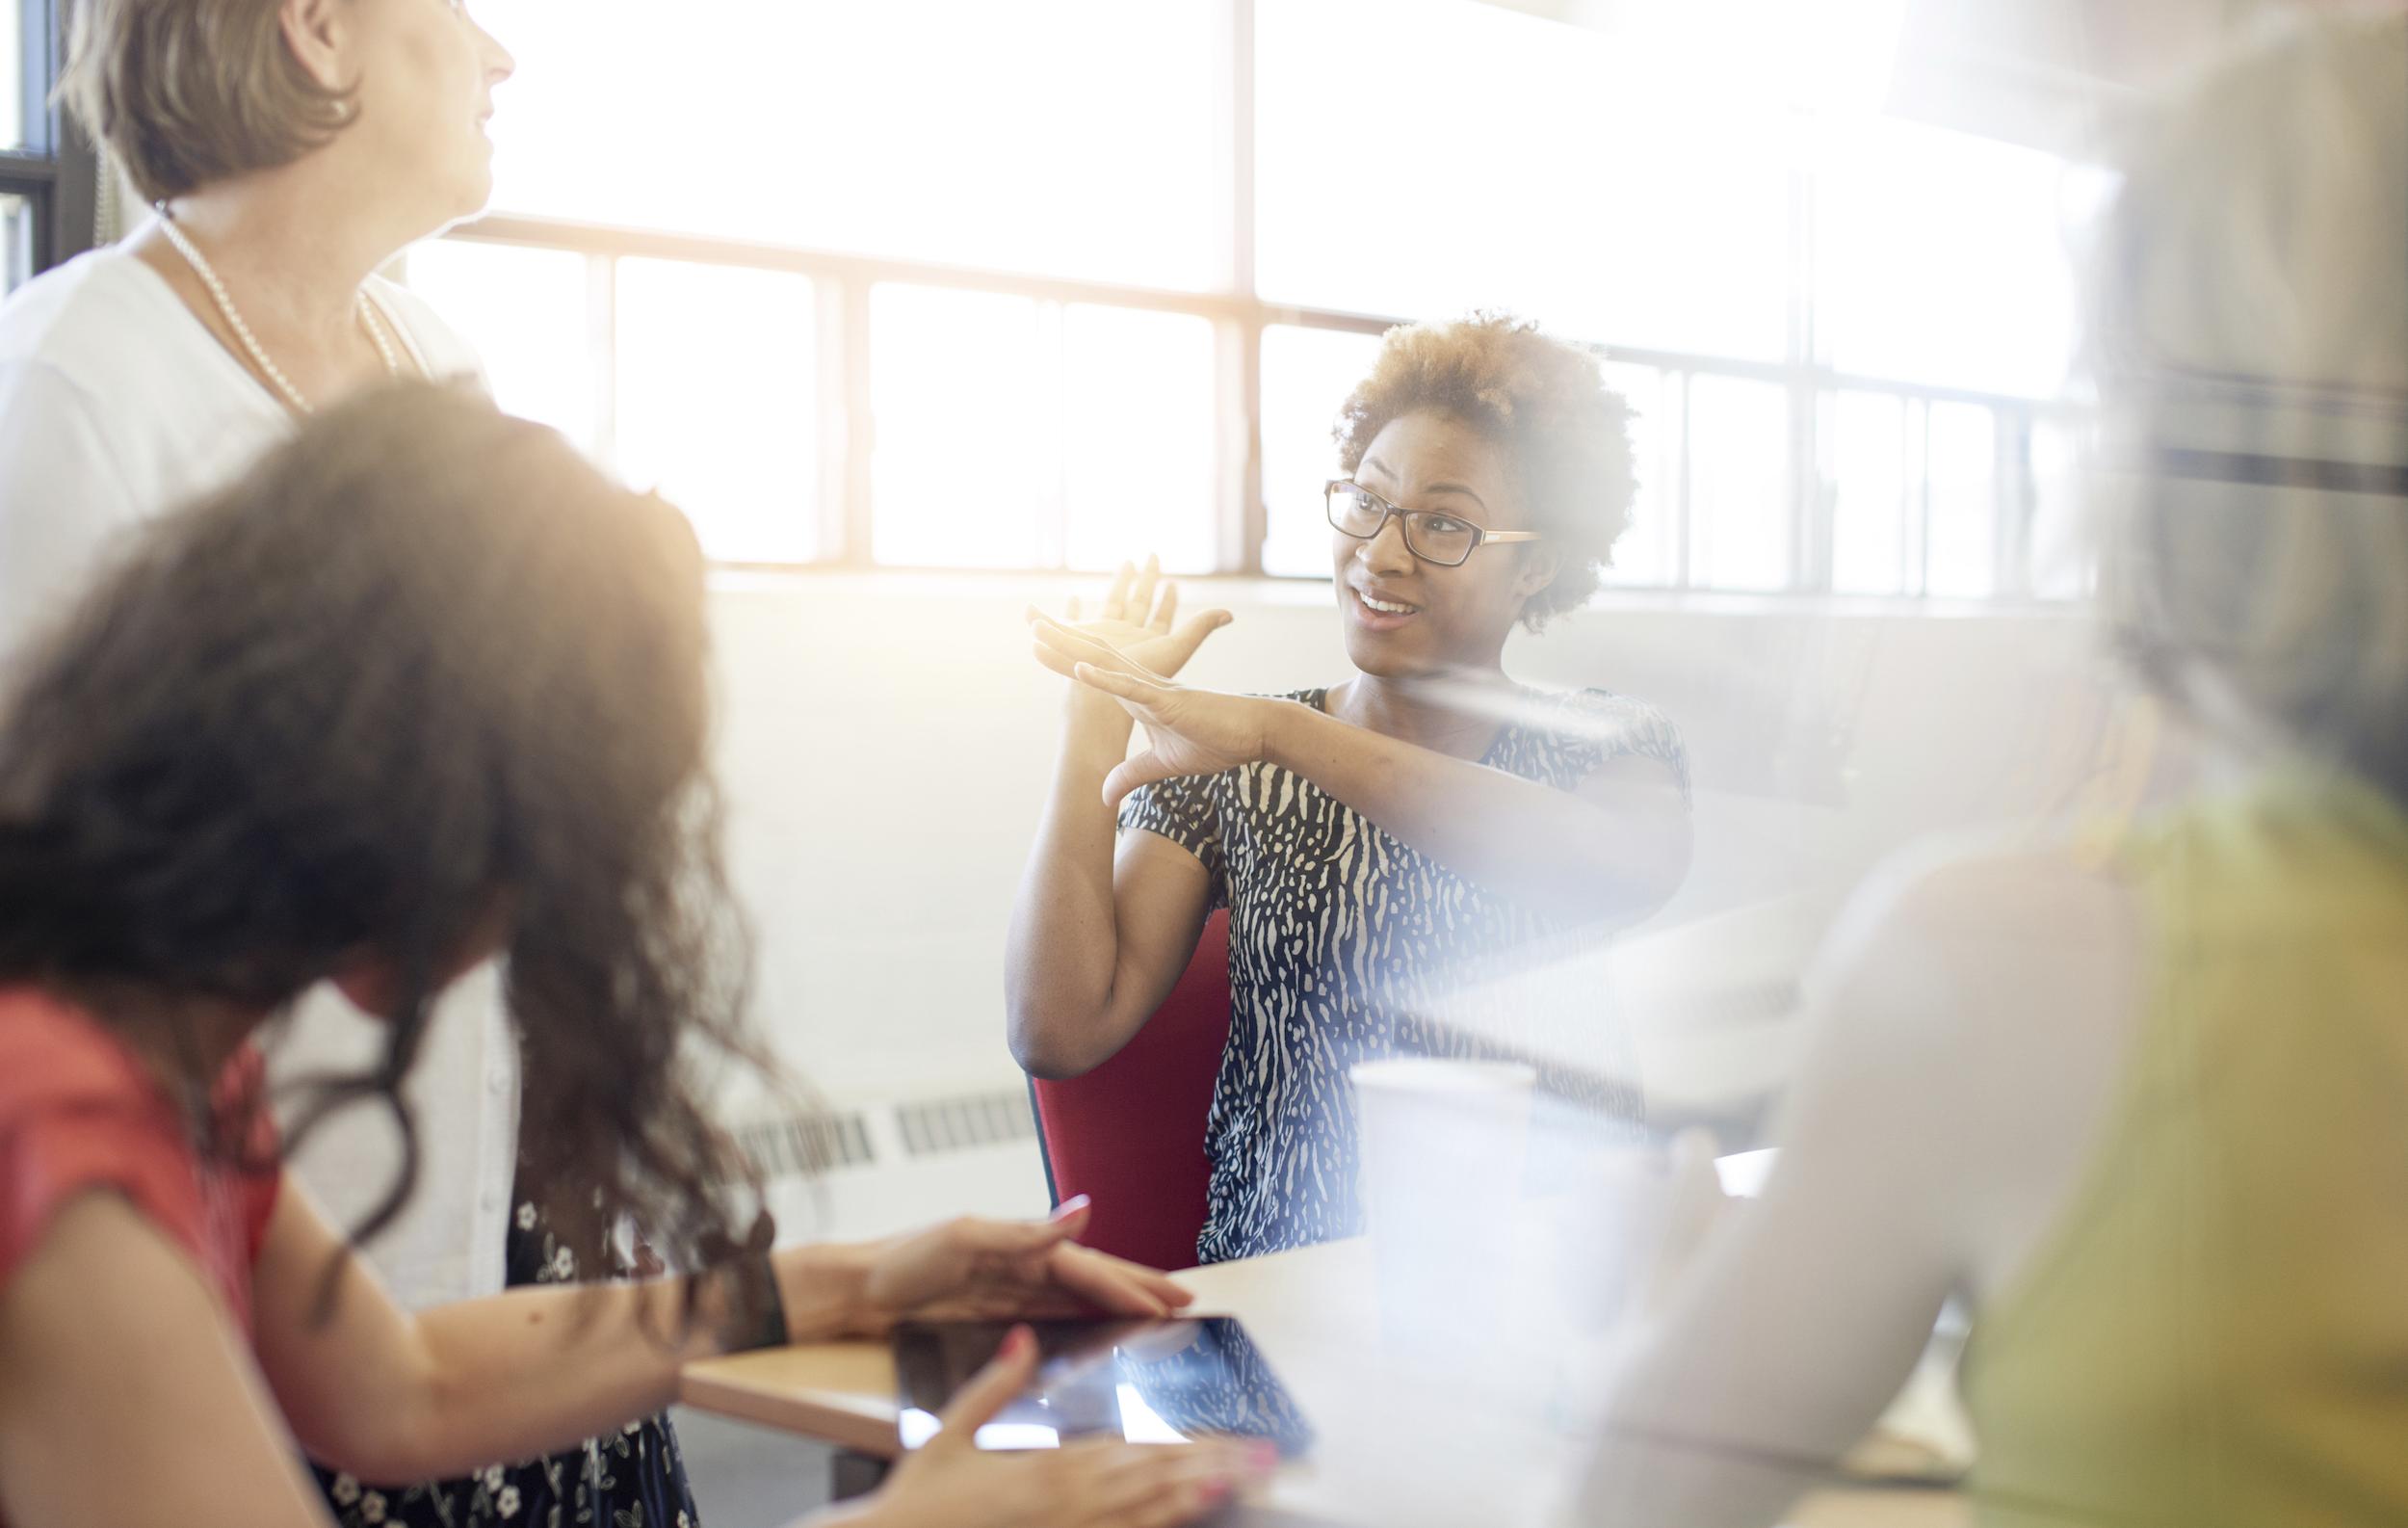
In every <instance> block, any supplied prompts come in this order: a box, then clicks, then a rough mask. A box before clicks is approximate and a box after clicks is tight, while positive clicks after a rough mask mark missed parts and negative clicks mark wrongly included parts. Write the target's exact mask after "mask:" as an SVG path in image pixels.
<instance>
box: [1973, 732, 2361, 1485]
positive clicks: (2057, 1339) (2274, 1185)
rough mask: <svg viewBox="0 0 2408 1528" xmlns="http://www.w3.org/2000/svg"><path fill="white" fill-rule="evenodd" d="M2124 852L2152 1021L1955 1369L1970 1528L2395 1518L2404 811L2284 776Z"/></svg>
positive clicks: (2157, 831)
mask: <svg viewBox="0 0 2408 1528" xmlns="http://www.w3.org/2000/svg"><path fill="white" fill-rule="evenodd" d="M2117 853H2118V855H2119V856H2120V857H2121V860H2122V863H2123V865H2124V867H2125V868H2126V870H2127V871H2128V873H2129V875H2130V877H2131V879H2132V883H2133V886H2134V888H2135V890H2136V891H2137V892H2138V894H2139V895H2140V897H2141V899H2142V906H2143V907H2144V908H2145V909H2146V910H2147V914H2148V927H2149V935H2150V938H2151V941H2152V946H2151V949H2150V951H2149V952H2148V961H2149V966H2148V969H2149V971H2150V972H2151V990H2150V993H2149V997H2148V1006H2147V1012H2146V1014H2145V1016H2144V1017H2143V1019H2142V1020H2141V1023H2142V1027H2141V1029H2140V1031H2139V1032H2138V1034H2137V1035H2136V1036H2135V1040H2134V1045H2133V1052H2132V1057H2131V1061H2130V1064H2129V1066H2128V1067H2127V1076H2126V1079H2125V1082H2124V1084H2123V1089H2122V1093H2121V1096H2120V1098H2119V1100H2118V1101H2117V1103H2116V1105H2115V1106H2114V1112H2113V1114H2112V1116H2111V1118H2110V1119H2109V1120H2107V1124H2106V1127H2105V1131H2104V1134H2103V1136H2102V1138H2101V1142H2100V1146H2099V1149H2098V1150H2097V1152H2096V1153H2095V1155H2094V1158H2093V1161H2092V1165H2091V1166H2090V1167H2089V1168H2088V1169H2087V1170H2086V1172H2087V1177H2086V1180H2085V1181H2084V1182H2083V1184H2082V1185H2081V1188H2080V1189H2079V1191H2078V1197H2077V1198H2076V1199H2075V1200H2074V1203H2073V1206H2072V1208H2071V1210H2070V1212H2069V1213H2068V1214H2067V1216H2066V1217H2065V1218H2064V1220H2063V1222H2062V1223H2061V1224H2060V1225H2059V1226H2058V1227H2057V1228H2056V1229H2055V1231H2054V1232H2053V1233H2052V1235H2051V1238H2050V1240H2049V1241H2048V1242H2047V1243H2045V1244H2044V1245H2043V1247H2042V1248H2041V1249H2040V1251H2039V1252H2038V1253H2037V1255H2036V1256H2035V1258H2034V1260H2033V1262H2032V1265H2031V1266H2030V1268H2029V1269H2028V1271H2027V1272H2026V1273H2025V1274H2024V1275H2022V1276H2021V1277H2020V1278H2018V1279H2017V1280H2016V1281H2015V1282H2014V1283H2013V1284H2012V1285H2011V1286H2010V1287H2009V1288H2008V1289H2007V1290H2006V1291H2005V1292H2004V1293H2003V1294H2002V1298H2000V1299H1999V1300H1998V1301H1996V1302H1995V1303H1994V1304H1993V1308H1991V1309H1990V1310H1989V1311H1987V1312H1985V1313H1984V1315H1983V1317H1982V1319H1981V1320H1980V1321H1979V1322H1978V1323H1977V1325H1976V1331H1975V1336H1974V1341H1973V1345H1972V1346H1971V1347H1970V1348H1969V1349H1968V1351H1967V1355H1966V1361H1965V1367H1964V1370H1963V1377H1962V1385H1963V1390H1964V1395H1965V1400H1966V1405H1967V1409H1968V1410H1969V1412H1970V1413H1971V1415H1972V1418H1973V1422H1974V1427H1975V1432H1976V1436H1977V1437H1978V1438H1979V1439H1980V1446H1981V1462H1980V1463H1979V1465H1978V1466H1977V1467H1976V1471H1975V1486H1976V1502H1977V1503H1978V1504H1979V1513H1980V1520H1981V1522H1982V1523H1983V1524H1984V1528H2010V1525H2011V1528H2041V1525H2044V1524H2046V1525H2059V1524H2066V1523H2094V1522H2095V1523H2145V1524H2163V1525H2166V1528H2176V1525H2179V1528H2220V1525H2239V1524H2249V1525H2252V1528H2258V1525H2264V1528H2344V1525H2346V1528H2373V1525H2375V1524H2384V1525H2396V1524H2408V816H2403V814H2402V812H2401V810H2400V809H2399V807H2398V805H2397V804H2395V803H2394V802H2392V801H2391V800H2390V799H2389V798H2387V797H2385V796H2383V795H2382V794H2380V793H2379V792H2377V791H2375V790H2374V789H2372V788H2371V787H2369V786H2367V785H2365V784H2362V783H2357V782H2355V781H2351V780H2345V779H2336V778H2334V777H2329V776H2323V775H2317V776H2313V777H2312V776H2309V775H2306V774H2293V775H2289V776H2283V777H2274V778H2271V779H2269V780H2268V781H2266V782H2264V783H2263V784H2261V785H2259V786H2257V787H2255V788H2253V789H2252V790H2250V791H2249V792H2247V793H2246V794H2244V795H2241V796H2238V797H2237V798H2233V799H2229V800H2225V801H2221V802H2217V803H2212V804H2207V805H2203V806H2194V807H2191V808H2188V809H2186V810H2185V811H2183V812H2182V813H2180V814H2178V815H2176V816H2173V817H2171V818H2170V819H2168V820H2165V821H2163V822H2160V823H2159V824H2157V825H2156V826H2154V827H2149V828H2144V829H2141V830H2137V831H2135V832H2134V833H2133V834H2132V835H2131V836H2130V837H2129V838H2128V839H2127V840H2126V841H2124V842H2123V843H2122V844H2120V845H2119V846H2118V849H2117Z"/></svg>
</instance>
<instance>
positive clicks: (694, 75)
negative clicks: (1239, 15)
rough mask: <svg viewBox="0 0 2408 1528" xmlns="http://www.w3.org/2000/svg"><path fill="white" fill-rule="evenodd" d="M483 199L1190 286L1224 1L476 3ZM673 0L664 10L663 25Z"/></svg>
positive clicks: (598, 217) (1219, 176)
mask: <svg viewBox="0 0 2408 1528" xmlns="http://www.w3.org/2000/svg"><path fill="white" fill-rule="evenodd" d="M475 10H476V14H477V16H478V18H479V19H480V20H481V21H482V22H483V23H484V25H485V27H486V28H487V29H488V30H489V31H491V32H492V33H493V34H494V36H495V37H497V38H499V39H500V40H502V42H503V43H504V44H505V45H507V46H508V47H510V49H511V51H512V52H513V53H514V54H515V55H516V57H517V59H518V63H519V72H518V75H517V77H516V78H514V79H513V80H511V81H510V83H509V84H508V85H506V86H504V87H503V88H502V90H501V92H499V93H498V95H497V97H496V99H497V102H498V105H499V110H498V111H497V112H496V114H495V116H494V119H493V126H492V132H493V139H494V143H495V146H496V154H495V159H494V174H495V180H496V188H495V198H494V205H495V206H496V208H497V209H500V210H503V211H507V212H515V213H523V214H532V215H538V216H545V217H557V218H568V219H575V220H581V221H585V222H589V223H601V224H634V225H638V226H643V227H656V228H668V229H675V230H678V231H682V232H691V233H709V234H720V235H724V236H728V237H732V238H740V239H749V240H756V241H760V242H764V243H773V244H785V245H797V246H804V247H808V248H813V249H824V250H847V251H853V252H859V253H864V254H875V255H884V256H890V257H896V258H904V259H915V260H929V261H937V262H942V263H946V264H955V265H966V266H986V267H993V268H997V269H1003V270H1011V271H1029V272H1042V273H1046V274H1049V275H1059V276H1079V277H1092V278H1096V279H1103V280H1112V281H1123V282H1130V283H1135V284H1140V285H1146V286H1159V287H1169V288H1182V289H1189V290H1202V289H1205V288H1210V287H1216V286H1220V285H1224V284H1225V283H1226V282H1227V280H1228V278H1229V273H1228V264H1229V260H1228V256H1227V253H1226V246H1227V243H1228V231H1227V230H1228V222H1229V213H1228V204H1229V191H1228V187H1229V184H1230V171H1229V166H1228V163H1227V161H1228V157H1229V156H1228V150H1227V147H1226V145H1227V142H1228V131H1227V127H1226V125H1225V124H1226V123H1227V121H1228V119H1229V116H1230V110H1231V109H1230V105H1229V101H1228V96H1227V84H1226V82H1227V78H1228V69H1227V63H1226V60H1227V56H1228V52H1229V41H1228V39H1229V36H1230V29H1229V20H1228V7H1227V0H1143V3H1142V4H1134V5H1133V4H1128V3H1126V0H1013V3H1011V4H1008V5H999V4H996V3H994V0H876V3H855V4H843V5H833V4H798V3H796V0H679V3H678V4H677V5H676V6H675V7H673V8H664V7H663V6H662V5H661V4H660V3H659V0H476V6H475ZM672 13H673V17H674V19H673V21H672V20H671V19H670V17H671V16H672Z"/></svg>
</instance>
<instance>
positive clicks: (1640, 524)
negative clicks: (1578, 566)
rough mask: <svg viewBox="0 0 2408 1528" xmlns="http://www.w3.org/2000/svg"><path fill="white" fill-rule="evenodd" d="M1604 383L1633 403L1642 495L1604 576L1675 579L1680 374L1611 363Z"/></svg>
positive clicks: (1628, 580) (1628, 583)
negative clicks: (1629, 526)
mask: <svg viewBox="0 0 2408 1528" xmlns="http://www.w3.org/2000/svg"><path fill="white" fill-rule="evenodd" d="M1606 383H1607V385H1608V386H1610V387H1611V388H1613V389H1614V391H1616V392H1618V393H1620V394H1621V395H1622V399H1623V401H1624V402H1625V403H1627V404H1629V405H1630V406H1631V466H1632V469H1633V470H1634V471H1635V472H1636V474H1637V476H1638V500H1637V502H1636V504H1634V505H1633V506H1632V508H1631V528H1630V529H1629V530H1627V531H1624V532H1623V533H1622V539H1621V540H1618V541H1616V542H1615V543H1614V546H1613V560H1612V561H1611V562H1610V563H1609V564H1607V565H1606V570H1605V582H1607V583H1609V584H1613V585H1619V586H1624V587H1632V586H1636V587H1647V586H1651V585H1663V584H1672V583H1677V582H1679V581H1680V574H1681V539H1680V538H1681V474H1682V472H1683V470H1684V463H1683V462H1682V460H1681V377H1680V374H1679V373H1678V372H1668V371H1659V370H1657V369H1656V368H1655V367H1653V366H1620V365H1616V366H1608V367H1607V368H1606Z"/></svg>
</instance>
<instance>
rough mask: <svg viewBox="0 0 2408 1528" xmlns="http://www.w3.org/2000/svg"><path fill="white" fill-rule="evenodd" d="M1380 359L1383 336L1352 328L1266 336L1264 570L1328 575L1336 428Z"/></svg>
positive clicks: (1275, 331)
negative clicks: (1329, 486) (1327, 493)
mask: <svg viewBox="0 0 2408 1528" xmlns="http://www.w3.org/2000/svg"><path fill="white" fill-rule="evenodd" d="M1378 354H1379V338H1378V336H1377V335H1374V334H1364V333H1360V332H1357V331H1355V330H1352V329H1298V328H1296V326H1294V325H1290V324H1274V325H1272V326H1271V327H1270V328H1269V329H1265V330H1264V331H1263V381H1262V395H1263V505H1264V509H1265V512H1266V514H1267V516H1268V531H1267V534H1266V536H1265V538H1264V541H1263V568H1264V571H1266V572H1270V573H1291V574H1303V575H1307V576H1315V577H1318V576H1322V575H1324V574H1326V573H1327V572H1328V571H1329V567H1330V562H1329V535H1330V532H1329V514H1328V511H1327V510H1326V508H1325V507H1324V506H1323V504H1322V484H1324V483H1327V482H1328V481H1329V480H1330V479H1331V478H1334V477H1336V476H1337V475H1338V447H1337V444H1336V442H1335V441H1334V440H1333V439H1332V438H1331V437H1330V430H1331V427H1332V426H1334V425H1335V424H1336V423H1337V421H1338V410H1339V409H1340V408H1343V407H1344V406H1345V404H1346V401H1347V395H1348V393H1350V392H1352V391H1353V390H1354V384H1355V383H1356V382H1361V381H1362V380H1363V377H1364V375H1365V374H1366V373H1368V372H1369V371H1370V370H1371V369H1372V360H1373V358H1374V356H1377V355H1378Z"/></svg>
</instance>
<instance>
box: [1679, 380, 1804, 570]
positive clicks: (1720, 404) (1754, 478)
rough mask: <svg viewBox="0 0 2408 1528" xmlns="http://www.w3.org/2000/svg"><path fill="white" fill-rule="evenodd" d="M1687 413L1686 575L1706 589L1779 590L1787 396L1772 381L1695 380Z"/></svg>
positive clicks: (1786, 522)
mask: <svg viewBox="0 0 2408 1528" xmlns="http://www.w3.org/2000/svg"><path fill="white" fill-rule="evenodd" d="M1688 410H1689V418H1688V427H1689V513H1690V514H1691V515H1693V516H1694V517H1695V523H1694V524H1693V525H1692V526H1691V528H1690V555H1691V559H1692V561H1691V566H1690V570H1689V571H1690V578H1691V580H1692V581H1693V582H1694V583H1696V584H1698V585H1700V586H1701V587H1703V588H1707V589H1737V590H1775V589H1784V588H1787V587H1788V586H1789V583H1790V581H1791V578H1792V576H1793V566H1792V555H1791V542H1792V540H1793V532H1792V529H1791V517H1792V513H1793V511H1792V504H1791V499H1790V484H1791V482H1792V479H1791V476H1790V465H1789V457H1790V438H1789V433H1790V407H1789V396H1788V394H1787V393H1786V392H1785V391H1784V390H1783V389H1782V388H1781V387H1780V386H1779V385H1777V384H1775V383H1772V382H1748V381H1745V380H1743V379H1741V378H1736V377H1697V378H1692V379H1691V380H1690V382H1689V390H1688Z"/></svg>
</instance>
